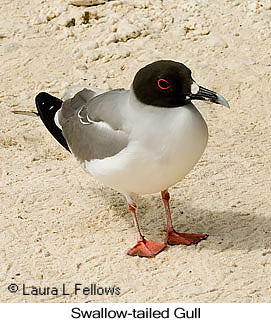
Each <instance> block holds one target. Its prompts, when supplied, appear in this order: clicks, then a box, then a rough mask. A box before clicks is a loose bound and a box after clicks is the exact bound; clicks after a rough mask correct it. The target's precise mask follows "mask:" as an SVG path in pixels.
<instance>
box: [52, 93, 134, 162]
mask: <svg viewBox="0 0 271 323" xmlns="http://www.w3.org/2000/svg"><path fill="white" fill-rule="evenodd" d="M128 93H129V91H125V90H114V91H109V92H105V93H102V94H99V93H96V92H94V91H92V90H87V89H84V90H82V91H80V92H78V93H77V94H76V95H75V96H74V97H73V98H71V99H68V100H66V101H64V102H63V104H62V107H61V111H60V114H59V120H58V121H59V123H60V125H61V127H62V132H63V135H64V137H65V139H66V141H67V143H68V145H69V147H70V149H71V151H72V152H73V154H74V155H75V156H76V158H77V159H79V161H81V162H84V161H85V160H88V161H89V160H92V159H103V158H106V157H110V156H114V155H115V154H117V153H118V152H120V151H121V150H122V149H124V148H125V147H127V144H128V134H127V133H126V132H125V131H124V129H123V111H124V110H125V107H126V104H127V102H128Z"/></svg>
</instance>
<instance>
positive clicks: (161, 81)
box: [157, 79, 172, 90]
mask: <svg viewBox="0 0 271 323" xmlns="http://www.w3.org/2000/svg"><path fill="white" fill-rule="evenodd" d="M157 85H158V87H159V89H161V90H168V89H170V88H171V87H172V84H171V83H170V82H169V81H167V80H165V79H159V80H158V81H157Z"/></svg>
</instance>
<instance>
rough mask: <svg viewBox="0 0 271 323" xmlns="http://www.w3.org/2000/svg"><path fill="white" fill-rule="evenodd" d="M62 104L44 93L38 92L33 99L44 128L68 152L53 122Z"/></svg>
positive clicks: (60, 132)
mask: <svg viewBox="0 0 271 323" xmlns="http://www.w3.org/2000/svg"><path fill="white" fill-rule="evenodd" d="M62 102H63V101H62V100H60V99H58V98H57V97H55V96H53V95H51V94H49V93H46V92H40V93H39V94H38V95H37V96H36V97H35V103H36V107H37V110H38V113H39V116H40V118H41V120H42V122H43V123H44V125H45V127H46V128H47V129H48V130H49V132H50V133H51V134H52V135H53V136H54V137H55V139H56V140H57V141H58V142H59V143H60V144H61V145H62V146H63V147H64V148H65V149H66V150H68V151H70V149H69V146H68V144H67V141H66V139H65V138H64V136H63V133H62V131H61V129H60V128H59V127H58V126H57V125H56V124H55V121H54V117H55V114H56V112H57V111H58V110H59V109H60V108H61V106H62Z"/></svg>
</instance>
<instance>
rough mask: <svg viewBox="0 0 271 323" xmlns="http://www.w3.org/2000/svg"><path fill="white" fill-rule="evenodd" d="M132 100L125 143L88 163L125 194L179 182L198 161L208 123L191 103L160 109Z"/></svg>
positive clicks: (137, 192)
mask: <svg viewBox="0 0 271 323" xmlns="http://www.w3.org/2000/svg"><path fill="white" fill-rule="evenodd" d="M132 99H133V98H132ZM131 103H132V104H131V106H130V108H129V109H128V110H127V121H126V128H127V129H126V131H128V132H129V133H130V136H129V144H128V146H127V148H125V149H123V150H122V151H121V152H119V153H118V154H117V155H115V156H112V157H108V158H105V159H103V160H92V161H90V162H86V163H85V167H86V169H87V170H88V171H89V172H90V173H91V174H92V175H93V176H95V177H96V178H97V179H98V180H100V181H101V182H102V183H104V184H105V185H107V186H109V187H112V188H114V189H116V190H118V191H120V192H122V193H136V194H149V193H156V192H159V191H162V190H165V189H167V188H168V187H170V186H172V185H174V184H175V183H177V182H178V181H180V180H181V179H182V178H183V177H184V176H185V175H186V174H187V173H188V172H189V171H190V170H191V169H192V168H193V166H194V165H195V164H196V163H197V161H198V160H199V159H200V157H201V155H202V153H203V152H204V149H205V147H206V144H207V139H208V129H207V125H206V123H205V121H204V119H203V118H202V116H201V114H200V113H199V111H198V110H197V109H196V108H195V106H194V105H193V104H188V105H186V106H183V107H179V108H159V107H152V106H148V107H146V106H143V107H142V106H140V104H138V103H136V104H135V102H133V101H132V102H131Z"/></svg>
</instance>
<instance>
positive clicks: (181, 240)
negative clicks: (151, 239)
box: [161, 190, 208, 246]
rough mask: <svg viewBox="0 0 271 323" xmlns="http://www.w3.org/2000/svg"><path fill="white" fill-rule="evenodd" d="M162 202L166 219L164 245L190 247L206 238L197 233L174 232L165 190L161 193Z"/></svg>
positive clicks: (167, 194)
mask: <svg viewBox="0 0 271 323" xmlns="http://www.w3.org/2000/svg"><path fill="white" fill-rule="evenodd" d="M161 196H162V200H163V203H164V206H165V211H166V217H167V227H166V229H165V231H166V234H167V235H166V240H165V241H166V243H168V244H169V245H176V244H184V245H187V246H189V245H191V244H193V243H194V244H196V243H198V242H200V241H201V240H204V239H206V238H207V237H208V235H207V234H198V233H179V232H176V231H175V230H174V228H173V225H172V221H171V215H170V209H169V199H170V195H169V193H168V191H167V190H165V191H162V192H161Z"/></svg>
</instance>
